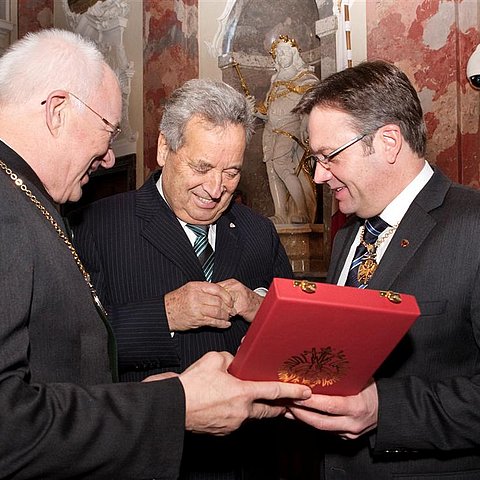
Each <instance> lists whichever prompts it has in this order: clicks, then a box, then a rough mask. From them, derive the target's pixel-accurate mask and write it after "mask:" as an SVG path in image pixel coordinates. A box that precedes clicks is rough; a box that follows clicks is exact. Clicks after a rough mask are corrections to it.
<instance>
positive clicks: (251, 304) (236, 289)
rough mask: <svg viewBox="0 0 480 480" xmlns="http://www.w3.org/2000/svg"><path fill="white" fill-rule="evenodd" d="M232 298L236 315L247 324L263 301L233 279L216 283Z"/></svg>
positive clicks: (259, 296) (256, 294)
mask: <svg viewBox="0 0 480 480" xmlns="http://www.w3.org/2000/svg"><path fill="white" fill-rule="evenodd" d="M217 285H220V286H222V287H223V288H224V289H225V290H226V291H227V292H228V293H229V294H230V295H231V297H232V299H233V306H234V309H235V312H236V315H241V316H242V317H243V318H244V319H245V320H246V321H247V322H251V321H252V320H253V319H254V318H255V315H256V314H257V311H258V309H259V308H260V305H261V303H262V301H263V297H262V296H261V295H258V293H255V292H254V291H252V290H250V289H249V288H247V287H246V286H245V285H243V283H240V282H239V281H238V280H235V279H234V278H229V279H228V280H223V281H222V282H218V284H217Z"/></svg>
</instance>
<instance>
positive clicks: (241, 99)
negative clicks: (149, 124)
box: [160, 79, 255, 152]
mask: <svg viewBox="0 0 480 480" xmlns="http://www.w3.org/2000/svg"><path fill="white" fill-rule="evenodd" d="M193 117H200V118H201V119H203V120H205V121H207V122H208V123H211V124H212V125H213V126H219V127H226V126H227V125H229V124H234V125H241V126H243V127H244V128H245V134H246V139H247V142H248V141H249V140H250V138H251V137H252V134H253V131H254V123H255V116H254V114H253V108H252V106H251V104H250V103H249V102H248V100H247V99H246V97H245V96H244V95H242V94H241V93H239V92H238V91H237V90H235V89H234V88H233V87H231V86H230V85H227V84H226V83H223V82H216V81H213V80H204V79H193V80H189V81H187V82H185V83H184V84H183V85H182V86H181V87H180V88H177V89H176V90H175V91H174V92H173V94H172V95H171V97H170V98H169V99H168V100H167V102H166V104H165V110H164V112H163V116H162V120H161V122H160V132H161V133H162V134H163V136H164V137H165V140H166V142H167V145H168V147H169V148H170V149H171V150H172V151H174V152H176V151H177V150H178V149H180V148H181V147H182V146H183V145H184V143H185V138H184V133H185V128H186V126H187V123H188V122H189V121H190V120H191V119H192V118H193Z"/></svg>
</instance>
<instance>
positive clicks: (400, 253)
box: [368, 169, 452, 290]
mask: <svg viewBox="0 0 480 480" xmlns="http://www.w3.org/2000/svg"><path fill="white" fill-rule="evenodd" d="M451 184H452V182H451V180H449V179H448V178H447V177H445V175H443V173H441V172H440V171H439V170H437V169H434V174H433V176H432V178H431V179H430V180H429V181H428V183H427V184H426V185H425V187H424V188H423V189H422V190H421V191H420V193H419V194H418V195H417V197H416V198H415V199H414V201H413V202H412V204H411V205H410V208H409V209H408V210H407V213H406V214H405V216H404V217H403V219H402V221H401V223H400V225H399V227H398V230H397V231H396V232H395V235H394V236H393V238H392V240H391V242H390V244H389V245H388V248H387V250H386V252H385V254H384V255H383V257H382V261H381V262H380V265H379V267H378V269H377V271H376V272H375V275H374V276H373V278H372V280H371V282H370V283H369V285H368V288H372V289H382V290H388V289H389V288H391V286H392V284H393V283H394V282H395V280H396V279H397V278H398V276H399V275H400V273H401V272H402V271H403V270H404V269H405V268H406V265H407V264H408V263H409V262H410V261H411V260H412V258H413V257H414V255H415V253H416V252H417V251H418V249H419V248H421V246H422V244H423V243H424V242H425V240H426V239H427V238H428V235H429V234H430V232H431V230H432V229H433V228H434V227H435V225H436V224H437V222H436V220H435V218H434V217H433V216H432V215H431V214H430V212H431V211H432V210H434V209H435V208H438V207H439V206H440V205H442V204H443V202H444V200H445V196H446V194H447V192H448V189H449V188H450V186H451Z"/></svg>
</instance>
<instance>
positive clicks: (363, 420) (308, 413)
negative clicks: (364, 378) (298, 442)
mask: <svg viewBox="0 0 480 480" xmlns="http://www.w3.org/2000/svg"><path fill="white" fill-rule="evenodd" d="M286 416H287V417H288V418H296V419H298V420H301V421H303V422H305V423H308V424H309V425H312V426H313V427H315V428H318V429H319V430H325V431H330V432H333V433H337V434H338V435H339V436H340V437H342V438H344V439H349V440H353V439H355V438H358V437H360V436H361V435H363V434H364V433H366V432H368V431H370V430H373V429H374V428H375V427H376V426H377V421H378V394H377V386H376V384H375V382H372V383H371V384H370V385H369V386H368V387H366V388H365V389H364V390H362V391H361V392H360V393H359V394H358V395H352V396H350V397H337V396H330V395H312V397H311V398H310V399H308V400H305V401H301V402H295V406H292V407H289V413H287V414H286Z"/></svg>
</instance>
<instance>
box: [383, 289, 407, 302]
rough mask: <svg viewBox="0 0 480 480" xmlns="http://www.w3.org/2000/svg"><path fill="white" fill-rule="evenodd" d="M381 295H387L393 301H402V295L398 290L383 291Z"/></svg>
mask: <svg viewBox="0 0 480 480" xmlns="http://www.w3.org/2000/svg"><path fill="white" fill-rule="evenodd" d="M380 296H381V297H385V298H386V299H387V300H390V301H391V302H392V303H402V296H401V295H400V294H399V293H397V292H392V290H386V291H381V292H380Z"/></svg>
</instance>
